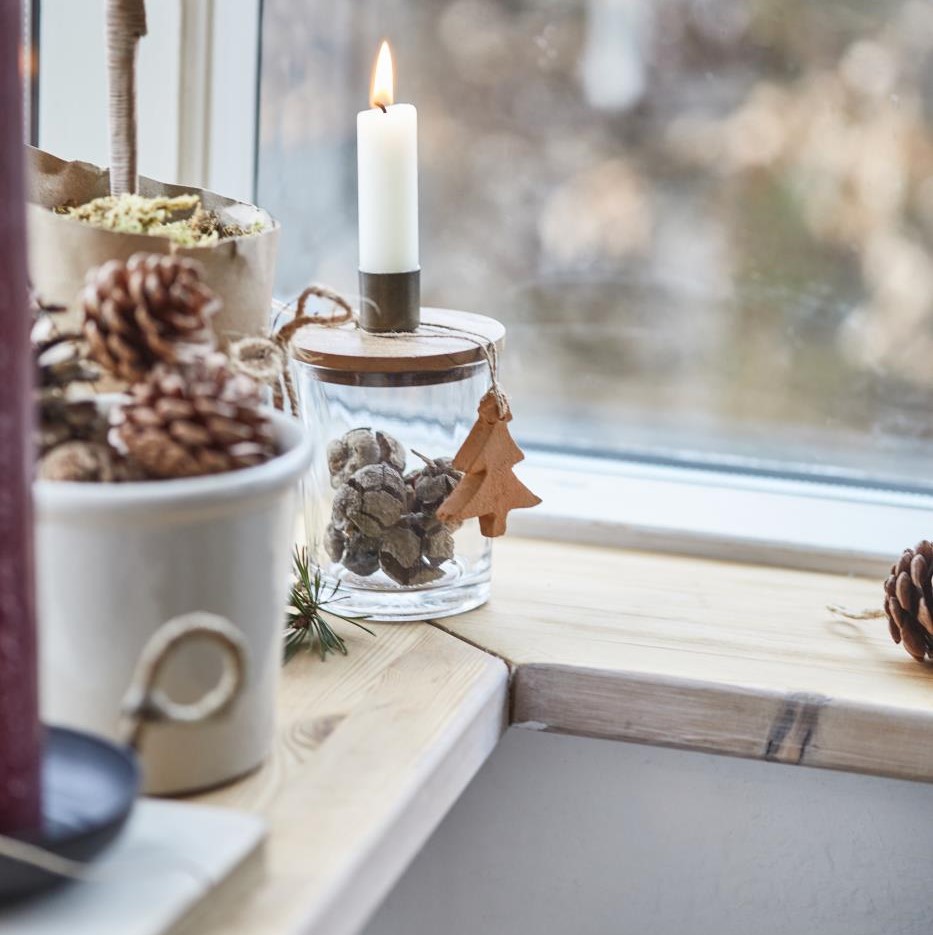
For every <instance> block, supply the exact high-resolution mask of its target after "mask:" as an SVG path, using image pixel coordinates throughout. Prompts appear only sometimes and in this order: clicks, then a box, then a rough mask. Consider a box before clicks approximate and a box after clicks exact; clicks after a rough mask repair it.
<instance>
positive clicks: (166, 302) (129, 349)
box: [81, 253, 220, 383]
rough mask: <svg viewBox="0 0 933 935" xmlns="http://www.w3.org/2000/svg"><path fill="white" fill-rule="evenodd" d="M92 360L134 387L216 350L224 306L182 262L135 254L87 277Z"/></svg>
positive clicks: (192, 266) (84, 300)
mask: <svg viewBox="0 0 933 935" xmlns="http://www.w3.org/2000/svg"><path fill="white" fill-rule="evenodd" d="M81 305H82V307H83V309H84V333H85V336H86V337H87V341H88V345H89V348H90V352H91V356H92V357H93V358H94V359H95V360H96V361H97V362H98V363H99V364H100V365H101V366H103V367H106V369H107V370H108V371H110V372H111V373H112V374H114V376H116V377H119V378H121V379H123V380H127V381H128V382H130V383H135V382H137V381H138V380H142V379H144V378H145V377H146V374H147V373H148V372H149V371H150V370H151V369H152V367H153V366H154V365H155V364H158V363H176V362H178V361H179V360H181V359H182V358H183V357H184V356H185V352H186V351H187V350H189V349H190V348H191V346H192V345H193V346H195V347H198V348H202V349H203V348H205V347H211V346H213V342H214V332H213V329H212V326H211V318H212V316H213V315H214V314H215V313H216V312H217V310H218V309H219V308H220V301H219V300H218V299H217V298H216V296H215V295H214V293H213V292H211V290H210V289H209V288H208V287H207V286H206V285H205V284H204V283H203V282H201V269H200V266H199V265H198V264H197V263H195V262H194V261H193V260H189V259H186V258H184V257H177V256H167V255H164V254H160V253H136V254H134V255H133V256H131V257H130V258H129V260H127V261H126V263H121V262H120V261H119V260H111V261H110V262H108V263H104V265H103V266H100V267H98V268H97V269H94V270H91V271H90V272H89V273H88V276H87V281H86V283H85V287H84V291H83V292H82V293H81Z"/></svg>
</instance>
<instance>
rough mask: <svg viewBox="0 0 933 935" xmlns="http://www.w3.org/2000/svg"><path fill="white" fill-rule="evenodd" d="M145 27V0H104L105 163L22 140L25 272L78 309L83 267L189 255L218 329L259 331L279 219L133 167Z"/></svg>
mask: <svg viewBox="0 0 933 935" xmlns="http://www.w3.org/2000/svg"><path fill="white" fill-rule="evenodd" d="M145 33H146V14H145V4H144V0H108V2H107V46H108V63H107V65H108V80H109V102H108V104H109V124H110V163H111V164H110V169H109V170H107V169H104V168H101V167H99V166H95V165H92V164H90V163H87V162H66V161H65V160H62V159H59V158H58V157H56V156H54V155H52V154H51V153H47V152H43V151H42V150H38V149H34V148H32V147H29V148H28V161H29V167H30V173H29V182H28V184H29V191H28V200H29V204H28V206H27V213H28V221H29V260H30V274H31V277H32V281H33V283H34V285H35V287H36V289H37V290H38V292H39V293H40V294H41V295H42V296H43V297H44V299H45V300H46V301H49V302H55V303H59V304H62V305H64V306H66V307H67V308H68V309H69V310H70V311H71V312H72V315H73V316H74V318H75V319H76V318H77V301H78V295H79V293H80V292H81V289H82V287H83V282H84V274H85V271H86V270H88V269H90V268H92V267H95V266H99V265H101V264H103V263H105V262H106V261H107V260H113V259H116V260H123V261H125V260H127V259H129V257H130V256H132V255H133V254H135V253H138V252H140V251H145V252H150V253H166V254H172V255H176V256H187V257H190V258H192V259H196V260H197V261H198V263H199V264H200V266H201V268H202V270H203V275H204V279H205V282H206V283H207V284H208V286H210V288H211V289H213V291H214V292H215V293H216V294H217V295H218V297H219V298H220V300H221V303H222V310H221V312H220V313H219V314H218V316H217V319H216V321H215V329H216V331H217V332H218V334H219V335H220V336H221V339H222V340H223V337H224V335H226V334H228V333H235V334H237V335H244V334H247V335H248V334H258V333H260V332H262V331H264V330H265V328H266V325H267V322H268V311H269V307H270V303H271V300H272V290H273V282H274V276H275V260H276V253H277V248H278V236H279V225H278V223H277V222H276V221H275V220H274V219H273V218H272V217H271V215H269V214H268V213H267V212H266V211H264V210H262V209H261V208H258V207H256V206H255V205H250V204H246V203H244V202H240V201H236V200H235V199H231V198H226V197H224V196H222V195H218V194H215V193H214V192H209V191H206V190H204V189H199V188H192V187H187V186H182V185H171V184H168V183H165V182H158V181H155V180H153V179H148V178H144V177H140V176H139V175H138V173H137V168H136V164H137V144H136V136H137V135H136V53H137V47H138V43H139V40H140V39H141V38H142V37H143V36H144V35H145Z"/></svg>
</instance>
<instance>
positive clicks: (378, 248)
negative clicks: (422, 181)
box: [356, 42, 420, 273]
mask: <svg viewBox="0 0 933 935" xmlns="http://www.w3.org/2000/svg"><path fill="white" fill-rule="evenodd" d="M393 91H394V80H393V75H392V58H391V53H390V51H389V46H388V44H387V43H385V42H384V43H383V44H382V48H381V49H380V51H379V57H378V59H377V62H376V68H375V71H374V74H373V89H372V94H371V101H372V104H373V106H372V108H371V109H369V110H364V111H361V112H360V113H359V114H358V115H357V118H356V145H357V168H358V172H359V178H358V185H359V225H360V230H359V238H360V269H361V270H362V271H363V272H366V273H407V272H411V271H413V270H417V269H418V268H419V267H420V262H419V255H418V112H417V110H415V108H414V107H413V106H412V105H411V104H393V103H392V100H393Z"/></svg>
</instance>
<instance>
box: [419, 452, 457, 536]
mask: <svg viewBox="0 0 933 935" xmlns="http://www.w3.org/2000/svg"><path fill="white" fill-rule="evenodd" d="M412 454H415V455H417V456H418V457H419V458H421V460H422V461H424V467H423V468H421V469H420V470H418V471H412V472H411V473H410V474H408V475H406V477H405V484H406V485H407V486H408V489H409V494H410V508H411V511H412V512H413V513H421V514H424V515H425V516H433V515H434V514H435V513H436V512H437V508H438V507H439V506H440V505H441V504H442V503H443V502H444V501H445V500H446V499H447V497H449V496H450V494H451V493H453V490H454V488H455V487H456V486H457V484H459V483H460V479H461V478H462V477H463V472H462V471H458V470H457V469H456V468H455V467H454V466H453V461H452V460H451V459H450V458H428V457H426V456H425V455H423V454H421V453H420V452H418V451H414V450H413V451H412ZM457 525H458V526H459V525H460V524H459V523H458V524H457Z"/></svg>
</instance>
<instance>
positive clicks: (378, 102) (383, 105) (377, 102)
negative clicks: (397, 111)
mask: <svg viewBox="0 0 933 935" xmlns="http://www.w3.org/2000/svg"><path fill="white" fill-rule="evenodd" d="M376 106H377V107H378V108H379V109H380V110H381V111H382V112H383V113H384V114H387V113H388V111H387V110H386V105H385V104H383V103H382V101H376Z"/></svg>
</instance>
